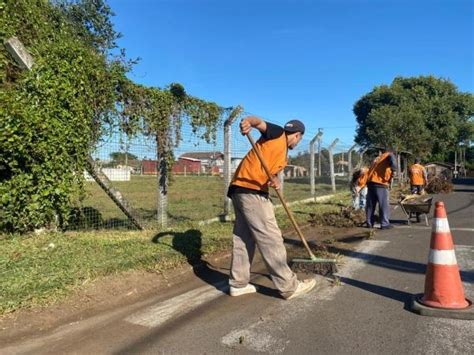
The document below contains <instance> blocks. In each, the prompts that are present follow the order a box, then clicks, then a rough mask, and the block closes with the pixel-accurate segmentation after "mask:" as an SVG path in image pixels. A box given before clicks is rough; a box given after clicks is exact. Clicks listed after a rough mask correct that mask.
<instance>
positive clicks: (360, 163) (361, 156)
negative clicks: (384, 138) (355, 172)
mask: <svg viewBox="0 0 474 355" xmlns="http://www.w3.org/2000/svg"><path fill="white" fill-rule="evenodd" d="M366 151H367V148H364V149H363V150H362V151H361V152H360V159H359V164H357V167H358V168H359V169H360V168H362V164H363V163H364V154H365V152H366Z"/></svg>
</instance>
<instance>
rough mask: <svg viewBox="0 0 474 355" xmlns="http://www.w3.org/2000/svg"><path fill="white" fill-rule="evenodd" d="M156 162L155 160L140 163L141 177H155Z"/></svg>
mask: <svg viewBox="0 0 474 355" xmlns="http://www.w3.org/2000/svg"><path fill="white" fill-rule="evenodd" d="M157 166H158V162H157V161H156V160H143V161H142V174H143V175H156V174H157V172H158V170H157Z"/></svg>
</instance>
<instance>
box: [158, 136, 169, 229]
mask: <svg viewBox="0 0 474 355" xmlns="http://www.w3.org/2000/svg"><path fill="white" fill-rule="evenodd" d="M160 145H161V146H162V147H161V149H160ZM167 151H168V142H167V141H166V140H165V139H163V141H162V142H160V139H159V138H158V136H156V164H157V166H156V170H157V171H156V177H157V183H158V196H157V204H156V219H157V222H158V225H159V226H160V227H161V228H167V227H168V164H167V163H166V156H165V155H166V152H167Z"/></svg>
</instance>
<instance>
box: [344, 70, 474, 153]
mask: <svg viewBox="0 0 474 355" xmlns="http://www.w3.org/2000/svg"><path fill="white" fill-rule="evenodd" d="M353 111H354V114H355V116H356V120H357V123H358V127H357V132H356V138H355V141H356V143H358V144H360V145H362V146H364V147H369V146H385V147H390V148H392V149H394V150H396V151H401V150H405V151H410V152H412V153H413V154H415V155H419V156H421V157H424V158H432V159H437V160H445V159H446V158H447V156H448V153H449V151H450V150H453V149H454V147H455V146H456V145H457V144H458V143H460V142H463V141H466V140H469V139H473V138H474V137H473V121H472V117H473V115H474V96H473V95H472V94H470V93H462V92H459V90H458V89H457V87H456V86H455V85H454V84H453V83H452V82H450V81H449V80H445V79H439V78H435V77H433V76H420V77H412V78H403V77H397V78H395V79H394V80H393V82H392V84H391V85H390V86H387V85H382V86H378V87H375V88H374V89H373V90H372V91H371V92H370V93H368V94H366V95H364V96H363V97H362V98H360V99H359V100H358V101H357V102H356V103H355V104H354V109H353Z"/></svg>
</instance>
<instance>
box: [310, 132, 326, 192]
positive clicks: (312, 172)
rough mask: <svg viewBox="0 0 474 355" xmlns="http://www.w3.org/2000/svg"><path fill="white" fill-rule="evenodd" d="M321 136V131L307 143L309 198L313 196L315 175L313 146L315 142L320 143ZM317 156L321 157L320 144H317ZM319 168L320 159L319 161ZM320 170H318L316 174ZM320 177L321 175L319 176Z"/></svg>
mask: <svg viewBox="0 0 474 355" xmlns="http://www.w3.org/2000/svg"><path fill="white" fill-rule="evenodd" d="M322 135H323V132H322V131H319V132H318V134H316V135H315V136H314V138H313V139H311V141H310V142H309V159H310V160H309V181H310V186H311V196H314V194H315V182H314V180H315V174H314V153H315V152H314V145H315V144H316V141H318V142H321V136H322ZM319 154H320V155H321V143H320V144H319ZM319 166H321V159H320V160H319ZM320 169H321V168H319V169H318V172H319V171H320ZM319 175H320V176H321V174H319Z"/></svg>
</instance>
